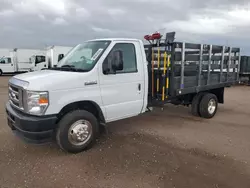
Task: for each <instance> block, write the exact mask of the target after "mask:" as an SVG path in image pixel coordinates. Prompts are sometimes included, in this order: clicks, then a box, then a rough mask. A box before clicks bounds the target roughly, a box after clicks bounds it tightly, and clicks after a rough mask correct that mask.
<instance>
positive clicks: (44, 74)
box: [13, 70, 89, 91]
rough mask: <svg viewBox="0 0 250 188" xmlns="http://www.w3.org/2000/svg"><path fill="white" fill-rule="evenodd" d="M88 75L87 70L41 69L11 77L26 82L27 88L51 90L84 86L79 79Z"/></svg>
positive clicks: (83, 78)
mask: <svg viewBox="0 0 250 188" xmlns="http://www.w3.org/2000/svg"><path fill="white" fill-rule="evenodd" d="M88 75H89V72H86V73H85V72H84V73H83V72H69V71H56V70H42V71H35V72H29V73H24V74H19V75H15V76H14V77H13V78H16V79H18V80H22V81H25V82H28V83H29V84H28V87H27V89H28V90H37V91H53V90H64V89H73V88H79V87H84V84H81V82H79V79H81V80H85V78H86V77H88ZM82 83H84V82H82Z"/></svg>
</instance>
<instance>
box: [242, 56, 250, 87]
mask: <svg viewBox="0 0 250 188" xmlns="http://www.w3.org/2000/svg"><path fill="white" fill-rule="evenodd" d="M240 82H241V83H246V84H248V85H250V56H241V61H240Z"/></svg>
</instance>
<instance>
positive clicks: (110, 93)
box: [6, 32, 240, 153]
mask: <svg viewBox="0 0 250 188" xmlns="http://www.w3.org/2000/svg"><path fill="white" fill-rule="evenodd" d="M174 37H175V33H174V32H172V33H168V34H166V39H164V40H163V39H162V35H160V34H159V33H155V34H153V35H147V36H145V39H146V40H148V41H149V42H150V44H148V45H144V44H143V42H142V41H141V40H138V39H123V38H118V39H115V38H109V39H98V40H91V41H87V42H85V43H84V44H82V45H77V46H76V47H75V48H74V49H72V50H71V51H70V52H69V53H68V54H67V55H66V56H65V57H64V58H63V59H62V60H61V61H60V62H59V63H58V65H57V67H53V68H51V69H50V70H43V71H39V72H33V73H26V74H21V75H17V76H14V77H12V78H11V79H10V81H9V88H10V89H9V96H10V100H9V101H8V102H7V104H6V112H7V117H8V125H9V126H10V127H11V129H12V130H13V131H15V132H17V133H18V134H19V135H21V136H22V138H24V139H26V140H28V141H30V142H31V141H32V142H46V141H48V140H50V139H52V138H53V137H54V136H55V138H56V140H57V143H58V145H59V146H60V147H61V148H62V149H63V150H66V151H68V152H74V153H76V152H80V151H83V150H85V149H87V148H89V147H90V146H91V145H92V144H93V143H94V141H95V139H96V138H97V137H98V135H99V132H100V128H101V125H104V126H105V125H106V124H107V123H109V122H113V121H117V120H121V119H125V118H129V117H133V116H137V115H139V114H142V113H144V112H146V111H150V110H152V107H164V105H165V104H166V103H172V104H175V105H187V106H188V105H192V108H191V111H192V114H193V115H196V116H200V117H203V118H212V117H213V116H214V115H215V114H216V112H217V107H218V103H224V88H225V87H229V86H231V85H233V84H235V83H236V82H238V80H239V60H240V49H239V48H233V47H225V46H217V45H204V44H193V43H185V42H174ZM52 80H53V82H52ZM20 94H21V95H20ZM23 99H25V100H23ZM23 101H24V102H23ZM26 101H28V102H26Z"/></svg>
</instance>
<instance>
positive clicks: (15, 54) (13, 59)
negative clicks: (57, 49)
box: [0, 48, 41, 75]
mask: <svg viewBox="0 0 250 188" xmlns="http://www.w3.org/2000/svg"><path fill="white" fill-rule="evenodd" d="M40 52H41V50H38V49H17V48H15V49H13V50H11V51H10V52H9V55H8V56H4V57H2V58H1V59H0V75H2V74H5V73H22V72H29V71H31V70H32V69H33V66H34V64H33V63H32V62H31V57H32V56H33V55H36V54H39V53H40Z"/></svg>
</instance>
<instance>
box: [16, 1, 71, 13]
mask: <svg viewBox="0 0 250 188" xmlns="http://www.w3.org/2000/svg"><path fill="white" fill-rule="evenodd" d="M65 3H66V0H22V1H16V2H14V3H13V7H14V9H15V11H17V12H22V13H25V14H38V13H47V12H53V13H54V14H59V15H64V14H66V12H67V10H66V7H65Z"/></svg>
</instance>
